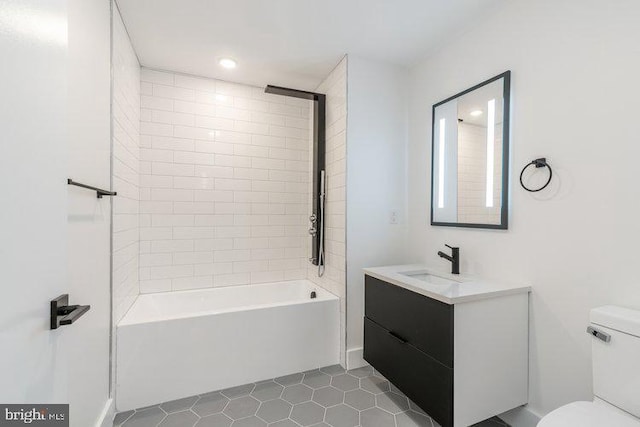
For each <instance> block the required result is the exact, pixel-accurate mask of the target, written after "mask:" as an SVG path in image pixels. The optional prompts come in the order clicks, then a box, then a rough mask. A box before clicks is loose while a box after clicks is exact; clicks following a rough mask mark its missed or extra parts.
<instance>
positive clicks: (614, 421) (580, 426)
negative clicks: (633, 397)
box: [538, 400, 640, 427]
mask: <svg viewBox="0 0 640 427" xmlns="http://www.w3.org/2000/svg"><path fill="white" fill-rule="evenodd" d="M574 426H575V427H640V420H639V419H638V418H636V417H634V416H632V415H630V414H626V413H624V412H623V411H621V410H619V409H617V408H616V407H614V406H613V405H609V404H608V403H605V402H602V401H598V400H596V401H593V402H572V403H569V404H567V405H564V406H561V407H560V408H558V409H556V410H554V411H552V412H550V413H549V414H547V415H546V416H545V417H544V418H543V419H542V420H540V422H539V423H538V427H574Z"/></svg>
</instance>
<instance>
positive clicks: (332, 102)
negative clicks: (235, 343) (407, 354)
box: [305, 57, 347, 365]
mask: <svg viewBox="0 0 640 427" xmlns="http://www.w3.org/2000/svg"><path fill="white" fill-rule="evenodd" d="M316 92H318V93H324V94H326V95H327V104H326V113H327V116H326V121H327V126H326V131H327V134H326V138H327V139H326V161H325V168H326V187H327V193H326V202H325V236H324V245H325V272H324V275H323V276H322V277H318V266H315V265H313V264H311V263H309V262H307V265H306V269H307V277H308V278H309V280H311V281H313V282H314V283H316V284H318V285H319V286H321V287H323V288H324V289H327V290H328V291H329V292H331V293H333V294H334V295H337V296H338V297H339V298H340V363H342V364H343V365H344V364H345V348H346V347H345V342H346V339H345V337H346V261H345V256H346V247H345V239H346V233H345V222H346V216H345V209H346V204H345V200H346V166H347V163H346V153H347V151H346V143H347V57H344V58H343V59H342V61H340V63H339V64H338V65H337V66H336V67H335V68H334V69H333V71H331V73H330V74H329V75H328V76H327V78H326V79H325V80H324V81H323V82H322V83H321V84H320V85H319V86H318V88H317V89H316ZM310 182H312V181H310ZM309 194H312V193H311V192H310V193H309ZM308 213H309V214H310V213H311V205H309V211H308ZM305 224H309V222H305ZM309 255H310V254H309Z"/></svg>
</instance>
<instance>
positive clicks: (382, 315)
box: [364, 276, 453, 427]
mask: <svg viewBox="0 0 640 427" xmlns="http://www.w3.org/2000/svg"><path fill="white" fill-rule="evenodd" d="M364 359H365V360H366V361H367V362H369V363H370V364H371V365H372V366H373V367H375V368H376V369H377V370H378V371H379V372H380V373H381V374H382V375H384V376H385V377H386V378H387V379H389V380H390V381H391V382H392V383H393V384H394V385H395V386H396V387H398V388H399V389H400V390H402V392H403V393H405V394H406V395H407V397H409V398H410V399H411V400H413V401H414V402H415V403H416V404H418V405H419V406H420V407H421V408H422V409H423V410H424V411H425V412H426V413H428V414H429V415H430V416H431V417H433V419H435V420H436V421H438V422H439V423H440V424H441V425H442V426H443V427H448V426H451V425H453V306H452V305H449V304H445V303H442V302H440V301H436V300H434V299H431V298H427V297H424V296H422V295H419V294H416V293H415V292H411V291H409V290H406V289H404V288H401V287H399V286H395V285H391V284H389V283H386V282H383V281H382V280H379V279H376V278H374V277H371V276H365V319H364Z"/></svg>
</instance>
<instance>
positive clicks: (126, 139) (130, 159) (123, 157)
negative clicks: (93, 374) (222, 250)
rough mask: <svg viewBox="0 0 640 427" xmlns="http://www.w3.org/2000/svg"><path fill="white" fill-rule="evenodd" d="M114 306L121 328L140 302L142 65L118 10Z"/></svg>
mask: <svg viewBox="0 0 640 427" xmlns="http://www.w3.org/2000/svg"><path fill="white" fill-rule="evenodd" d="M112 126H113V141H112V143H113V150H112V156H113V189H114V190H115V191H117V192H118V196H117V197H114V198H113V306H114V319H113V320H114V322H115V323H117V322H118V321H119V320H120V319H121V318H122V316H124V314H125V313H126V312H127V310H128V309H129V307H131V304H133V302H134V300H135V298H136V297H137V296H138V294H139V292H140V289H139V282H138V268H139V265H138V264H139V252H140V249H139V225H138V221H139V218H138V214H139V207H140V203H139V199H140V64H139V63H138V59H137V57H136V54H135V52H134V51H133V48H132V47H131V42H130V41H129V36H128V35H127V31H126V30H125V27H124V24H123V23H122V19H121V17H120V14H119V13H118V12H117V10H116V11H115V12H114V14H113V116H112Z"/></svg>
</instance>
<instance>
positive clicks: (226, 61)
mask: <svg viewBox="0 0 640 427" xmlns="http://www.w3.org/2000/svg"><path fill="white" fill-rule="evenodd" d="M218 63H219V64H220V65H221V66H222V67H224V68H226V69H227V70H232V69H234V68H236V66H237V65H238V64H237V63H236V61H234V60H233V59H231V58H222V59H220V61H218Z"/></svg>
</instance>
